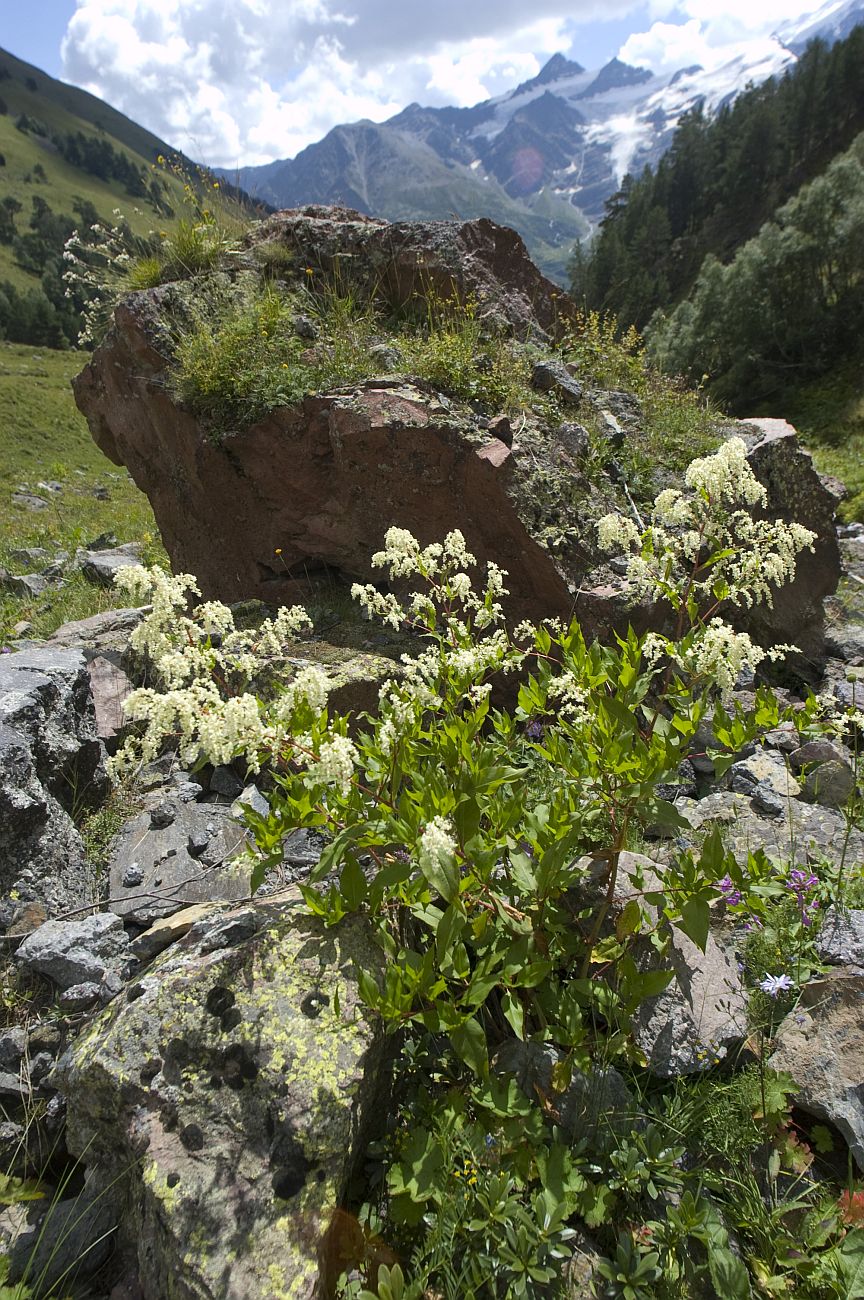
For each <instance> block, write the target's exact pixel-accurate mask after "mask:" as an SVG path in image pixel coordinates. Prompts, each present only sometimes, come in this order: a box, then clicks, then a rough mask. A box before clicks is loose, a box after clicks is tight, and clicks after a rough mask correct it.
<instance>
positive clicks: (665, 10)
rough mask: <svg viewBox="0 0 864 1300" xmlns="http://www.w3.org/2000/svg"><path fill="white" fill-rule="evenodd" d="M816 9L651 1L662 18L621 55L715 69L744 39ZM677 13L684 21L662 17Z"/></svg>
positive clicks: (755, 2)
mask: <svg viewBox="0 0 864 1300" xmlns="http://www.w3.org/2000/svg"><path fill="white" fill-rule="evenodd" d="M816 8H818V4H814V3H813V2H812V0H811V3H810V4H809V5H808V4H807V3H806V0H805V3H804V4H803V5H802V7H801V9H800V10H799V8H798V6H797V5H796V4H794V0H793V3H792V4H791V5H790V2H789V0H650V3H649V12H650V14H651V16H652V17H653V18H656V19H658V20H660V21H656V22H654V23H653V24H652V26H651V27H650V29H649V30H648V31H647V32H634V33H633V34H632V35H631V36H629V37H628V39H627V40H626V41H625V42H624V44H623V45H622V47H621V50H620V52H619V58H621V59H623V60H624V61H625V62H626V63H637V64H645V65H647V66H648V67H651V68H653V69H654V70H655V71H657V72H664V71H666V72H668V71H671V70H672V69H675V68H682V67H687V66H689V65H691V64H694V63H700V64H702V66H703V67H705V68H714V67H717V66H719V65H720V64H722V63H726V62H728V61H729V60H730V59H732V58H734V57H735V55H736V54H737V53H738V52H739V49H740V46H741V45H742V44H743V42H745V41H748V40H752V39H753V38H754V37H767V36H770V35H771V34H772V32H774V31H775V30H776V28H778V27H780V26H782V25H783V24H784V23H785V22H786V21H787V20H788V18H789V17H790V16H795V15H796V14H798V13H808V12H810V11H812V10H815V9H816ZM675 16H680V21H679V22H664V21H662V19H664V18H670V17H675Z"/></svg>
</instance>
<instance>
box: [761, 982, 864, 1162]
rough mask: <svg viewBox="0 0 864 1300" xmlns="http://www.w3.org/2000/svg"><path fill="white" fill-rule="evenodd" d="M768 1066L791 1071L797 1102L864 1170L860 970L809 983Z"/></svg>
mask: <svg viewBox="0 0 864 1300" xmlns="http://www.w3.org/2000/svg"><path fill="white" fill-rule="evenodd" d="M768 1064H769V1065H770V1066H771V1068H772V1069H774V1070H785V1071H786V1072H787V1073H789V1074H791V1075H792V1078H793V1079H794V1080H795V1082H796V1084H797V1085H798V1089H797V1092H796V1093H795V1104H796V1105H797V1106H800V1107H801V1109H802V1110H806V1111H807V1113H808V1114H810V1115H815V1116H816V1117H817V1119H824V1120H827V1121H828V1122H829V1123H830V1124H834V1125H835V1127H836V1128H838V1129H839V1130H840V1132H841V1133H842V1134H843V1136H844V1138H845V1139H846V1141H847V1142H848V1143H849V1149H850V1151H851V1152H852V1156H853V1158H854V1160H855V1162H856V1164H857V1165H858V1168H859V1169H862V1170H864V1101H862V1097H861V1082H862V1080H864V974H859V973H855V974H850V973H849V972H848V971H843V970H838V971H832V972H831V973H830V974H829V975H827V976H826V977H825V978H824V979H820V980H814V981H813V982H812V983H810V984H808V985H807V986H806V987H805V988H804V989H803V990H802V993H801V999H800V1001H799V1003H798V1006H797V1007H796V1008H795V1010H794V1011H793V1012H791V1014H790V1015H788V1016H787V1017H786V1019H785V1020H784V1021H783V1024H782V1025H781V1027H780V1032H779V1034H778V1036H777V1048H776V1051H775V1052H774V1054H773V1056H772V1057H771V1059H770V1060H769V1062H768Z"/></svg>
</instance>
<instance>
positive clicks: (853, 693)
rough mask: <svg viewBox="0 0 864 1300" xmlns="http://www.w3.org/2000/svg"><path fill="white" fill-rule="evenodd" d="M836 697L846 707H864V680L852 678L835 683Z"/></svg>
mask: <svg viewBox="0 0 864 1300" xmlns="http://www.w3.org/2000/svg"><path fill="white" fill-rule="evenodd" d="M834 698H835V699H836V700H837V702H838V704H840V705H841V707H842V708H844V709H862V708H864V681H860V680H858V679H855V678H852V679H850V680H849V681H845V682H835V683H834Z"/></svg>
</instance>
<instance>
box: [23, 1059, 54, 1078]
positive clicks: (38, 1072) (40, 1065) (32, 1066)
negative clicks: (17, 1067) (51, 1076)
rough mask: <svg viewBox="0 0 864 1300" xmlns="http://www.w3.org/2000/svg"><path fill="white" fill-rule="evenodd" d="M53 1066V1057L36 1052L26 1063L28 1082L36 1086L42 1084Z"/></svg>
mask: <svg viewBox="0 0 864 1300" xmlns="http://www.w3.org/2000/svg"><path fill="white" fill-rule="evenodd" d="M53 1066H54V1057H53V1056H52V1055H51V1053H50V1052H37V1053H36V1055H35V1056H31V1058H30V1060H29V1062H28V1069H27V1073H28V1074H29V1076H30V1082H31V1083H32V1084H34V1085H36V1086H38V1085H39V1084H40V1083H42V1082H43V1081H44V1079H45V1077H46V1075H47V1074H48V1073H49V1072H50V1071H51V1069H52V1068H53Z"/></svg>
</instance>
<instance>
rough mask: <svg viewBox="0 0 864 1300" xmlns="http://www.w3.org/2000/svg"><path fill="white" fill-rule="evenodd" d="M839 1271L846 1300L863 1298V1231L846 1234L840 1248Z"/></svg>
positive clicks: (854, 1230)
mask: <svg viewBox="0 0 864 1300" xmlns="http://www.w3.org/2000/svg"><path fill="white" fill-rule="evenodd" d="M840 1269H841V1271H842V1273H843V1280H844V1282H845V1283H846V1295H847V1297H848V1300H862V1297H864V1231H862V1229H861V1228H854V1229H853V1230H852V1231H851V1232H847V1234H846V1236H845V1237H844V1238H843V1244H842V1246H841V1247H840Z"/></svg>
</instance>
